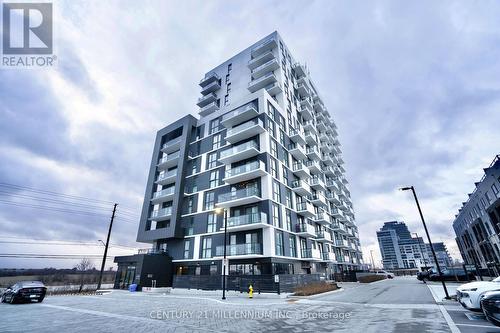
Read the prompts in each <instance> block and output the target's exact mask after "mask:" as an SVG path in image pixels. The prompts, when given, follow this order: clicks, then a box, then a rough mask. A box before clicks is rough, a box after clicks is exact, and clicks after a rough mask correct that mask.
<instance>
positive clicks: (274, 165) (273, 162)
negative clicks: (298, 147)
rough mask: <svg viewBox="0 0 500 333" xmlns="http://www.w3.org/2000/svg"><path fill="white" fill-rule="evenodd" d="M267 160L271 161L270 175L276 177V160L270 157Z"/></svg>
mask: <svg viewBox="0 0 500 333" xmlns="http://www.w3.org/2000/svg"><path fill="white" fill-rule="evenodd" d="M269 160H270V161H271V175H272V176H273V177H274V178H276V179H278V162H277V161H276V160H275V159H274V158H272V157H271V158H270V159H269Z"/></svg>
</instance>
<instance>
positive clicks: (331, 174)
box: [324, 165, 335, 177]
mask: <svg viewBox="0 0 500 333" xmlns="http://www.w3.org/2000/svg"><path fill="white" fill-rule="evenodd" d="M324 172H325V175H327V176H329V177H334V176H335V169H334V167H333V166H331V165H329V166H327V167H325V169H324Z"/></svg>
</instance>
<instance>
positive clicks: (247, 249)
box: [215, 243, 262, 257]
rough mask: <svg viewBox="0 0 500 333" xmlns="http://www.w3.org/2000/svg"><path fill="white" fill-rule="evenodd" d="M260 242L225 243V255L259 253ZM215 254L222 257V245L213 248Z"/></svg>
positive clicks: (260, 252) (260, 248)
mask: <svg viewBox="0 0 500 333" xmlns="http://www.w3.org/2000/svg"><path fill="white" fill-rule="evenodd" d="M261 254H262V244H260V243H248V244H232V245H226V255H227V256H245V255H261ZM215 255H216V256H217V257H222V256H223V255H224V245H222V246H217V247H216V248H215Z"/></svg>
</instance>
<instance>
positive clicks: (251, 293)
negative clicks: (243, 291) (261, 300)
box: [248, 285, 253, 298]
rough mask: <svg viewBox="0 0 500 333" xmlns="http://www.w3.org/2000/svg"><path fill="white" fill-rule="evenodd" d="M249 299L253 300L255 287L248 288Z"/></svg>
mask: <svg viewBox="0 0 500 333" xmlns="http://www.w3.org/2000/svg"><path fill="white" fill-rule="evenodd" d="M248 298H253V287H252V285H250V286H249V287H248Z"/></svg>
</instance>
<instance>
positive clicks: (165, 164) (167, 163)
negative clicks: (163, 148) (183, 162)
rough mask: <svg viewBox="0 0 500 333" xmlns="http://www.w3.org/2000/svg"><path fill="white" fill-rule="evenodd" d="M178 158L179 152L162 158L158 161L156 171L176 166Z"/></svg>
mask: <svg viewBox="0 0 500 333" xmlns="http://www.w3.org/2000/svg"><path fill="white" fill-rule="evenodd" d="M180 156H181V153H180V152H179V151H176V152H174V153H171V154H168V155H166V156H163V157H162V158H161V159H160V161H158V170H164V169H168V168H170V167H173V166H174V165H177V162H178V161H179V157H180Z"/></svg>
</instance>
